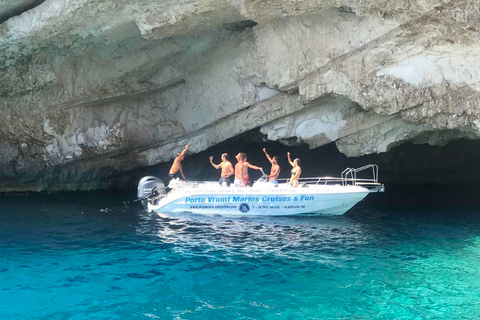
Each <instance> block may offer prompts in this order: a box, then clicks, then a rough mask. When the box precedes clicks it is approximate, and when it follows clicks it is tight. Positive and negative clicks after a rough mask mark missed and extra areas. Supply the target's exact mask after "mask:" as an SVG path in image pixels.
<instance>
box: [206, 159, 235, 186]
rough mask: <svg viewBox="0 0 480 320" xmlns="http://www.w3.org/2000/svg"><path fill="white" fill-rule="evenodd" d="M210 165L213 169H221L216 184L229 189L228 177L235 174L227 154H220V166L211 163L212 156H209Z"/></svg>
mask: <svg viewBox="0 0 480 320" xmlns="http://www.w3.org/2000/svg"><path fill="white" fill-rule="evenodd" d="M210 163H211V164H212V166H213V167H214V168H215V169H222V172H221V173H220V179H219V180H218V183H219V184H220V185H221V186H224V185H226V186H227V187H229V186H230V183H231V181H230V177H231V176H232V174H234V173H235V172H234V171H233V166H232V163H231V162H230V161H228V154H227V153H224V154H222V162H221V163H220V164H215V163H213V156H210Z"/></svg>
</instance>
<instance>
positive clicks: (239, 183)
mask: <svg viewBox="0 0 480 320" xmlns="http://www.w3.org/2000/svg"><path fill="white" fill-rule="evenodd" d="M235 158H236V159H237V163H236V164H235V180H234V181H233V185H234V186H235V187H245V184H244V170H243V167H244V162H243V159H244V157H243V156H242V155H241V152H240V153H239V154H237V155H236V156H235Z"/></svg>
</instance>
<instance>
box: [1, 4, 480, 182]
mask: <svg viewBox="0 0 480 320" xmlns="http://www.w3.org/2000/svg"><path fill="white" fill-rule="evenodd" d="M32 7H33V8H32ZM21 10H25V12H23V13H22V14H20V12H21ZM19 14H20V15H19ZM2 19H3V20H5V22H3V23H2V24H0V69H1V70H2V72H1V74H0V110H1V111H2V117H1V118H0V150H1V153H0V189H1V190H19V189H35V190H41V189H47V188H50V189H79V188H80V189H81V188H96V187H107V186H108V182H105V181H107V180H102V178H106V177H110V176H114V175H116V174H118V173H121V172H125V171H128V170H133V169H135V168H137V167H142V166H148V165H153V164H156V163H160V162H165V161H168V160H171V158H172V156H173V155H174V153H175V152H176V151H177V150H179V149H181V148H182V147H183V145H185V144H186V143H190V144H191V145H192V148H191V150H192V152H195V153H197V152H200V151H202V150H206V149H207V148H209V147H211V146H213V145H215V144H218V143H220V142H222V141H224V140H226V139H228V138H231V137H234V136H235V135H238V134H241V133H243V132H246V131H248V130H251V129H254V128H260V130H261V132H262V133H264V134H265V135H266V136H267V137H268V138H269V139H271V140H279V141H283V142H285V143H287V144H292V143H307V144H308V145H309V146H310V147H312V148H315V147H318V146H321V145H325V144H327V143H331V142H335V143H336V145H337V147H338V149H339V150H340V151H341V152H342V153H344V154H346V155H348V156H361V155H365V154H371V153H379V152H385V151H388V150H389V149H391V148H392V147H394V146H397V145H399V144H401V143H404V142H406V141H413V142H415V143H428V144H431V145H442V144H445V143H447V142H448V141H451V140H454V139H458V138H468V139H478V138H479V137H480V111H479V110H480V109H479V106H478V104H479V101H480V100H479V90H480V85H479V81H480V74H479V70H480V69H479V67H480V58H479V53H480V46H479V45H478V43H479V36H480V32H479V28H480V4H479V3H478V1H459V0H404V1H393V0H382V1H374V0H366V1H364V0H362V1H359V0H321V1H313V0H312V1H293V0H292V1H260V0H238V1H237V0H230V1H222V0H211V1H198V0H189V1H181V2H178V1H160V2H159V1H153V0H140V1H138V0H137V1H131V0H102V1H100V0H90V1H85V0H66V1H57V0H46V1H33V0H31V1H27V0H24V1H15V2H14V1H3V2H0V21H2Z"/></svg>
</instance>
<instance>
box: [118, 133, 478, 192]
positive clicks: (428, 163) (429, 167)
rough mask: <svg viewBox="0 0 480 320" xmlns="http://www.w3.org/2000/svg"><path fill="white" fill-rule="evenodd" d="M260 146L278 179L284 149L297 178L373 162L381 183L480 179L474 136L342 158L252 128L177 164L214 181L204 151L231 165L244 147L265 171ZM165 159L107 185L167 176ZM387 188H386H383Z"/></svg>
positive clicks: (331, 150) (254, 174)
mask: <svg viewBox="0 0 480 320" xmlns="http://www.w3.org/2000/svg"><path fill="white" fill-rule="evenodd" d="M263 148H266V149H267V152H268V153H269V154H270V155H271V156H274V155H278V156H279V157H280V161H279V164H280V167H281V168H282V171H281V174H280V178H289V172H290V169H291V167H290V165H289V163H288V161H287V156H286V153H287V152H290V153H291V156H292V159H293V158H299V159H301V160H302V170H303V173H302V176H303V177H323V176H333V177H339V176H340V173H341V172H342V171H343V170H344V169H345V168H358V167H362V166H364V165H366V164H377V165H378V166H379V181H380V182H381V183H384V184H385V185H386V186H387V188H389V187H392V186H395V187H397V186H398V187H405V186H418V187H421V186H465V185H476V184H479V183H480V168H479V166H478V162H479V160H480V141H474V140H467V139H458V140H454V141H451V142H449V143H447V144H445V145H443V146H430V145H428V144H414V143H411V142H408V143H404V144H401V145H399V146H396V147H393V148H391V150H389V151H388V152H384V153H379V154H370V155H365V156H361V157H347V156H345V155H344V154H342V153H340V152H339V151H338V149H337V147H336V145H335V143H330V144H327V145H325V146H321V147H318V148H314V149H310V148H309V147H308V145H306V144H301V143H297V145H295V146H286V145H284V144H282V143H280V142H275V141H268V140H267V138H266V137H265V136H264V135H262V134H261V133H260V132H259V131H258V130H252V131H249V132H247V133H245V134H242V135H239V136H237V137H234V138H231V139H228V140H227V141H225V142H222V143H220V144H218V145H216V146H214V147H211V148H209V149H208V150H205V151H202V152H200V153H198V154H192V155H189V154H188V153H187V156H186V158H185V160H184V161H183V162H182V163H183V170H184V173H185V176H186V177H187V179H189V180H216V179H218V177H219V171H217V170H216V169H215V168H213V167H212V166H211V165H210V163H209V160H208V158H209V156H214V163H219V162H220V155H221V154H222V153H224V152H226V153H228V154H229V156H230V161H232V163H233V164H235V161H236V160H235V158H234V157H235V155H236V154H237V153H238V152H244V153H246V154H247V156H248V160H249V162H250V163H251V164H253V165H256V166H260V167H263V170H264V171H265V172H266V173H267V174H268V172H269V170H270V163H269V162H268V160H267V159H266V157H265V155H264V154H263V151H262V149H263ZM171 163H172V162H171V161H170V162H167V163H162V164H159V165H156V166H150V167H144V168H140V169H137V170H134V171H131V172H128V173H127V174H120V175H119V176H117V177H115V178H113V180H112V182H113V183H112V184H111V185H112V186H117V187H132V186H133V185H136V182H137V181H138V180H139V179H140V178H141V177H142V176H144V175H154V176H158V177H159V178H161V179H162V180H164V181H168V171H169V168H170V165H171ZM249 173H250V176H251V178H252V179H258V178H260V176H261V173H260V172H259V171H257V170H253V169H249ZM387 190H388V189H387Z"/></svg>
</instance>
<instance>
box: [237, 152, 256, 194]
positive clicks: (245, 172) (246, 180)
mask: <svg viewBox="0 0 480 320" xmlns="http://www.w3.org/2000/svg"><path fill="white" fill-rule="evenodd" d="M239 155H240V157H243V159H242V161H243V183H244V184H245V187H251V182H250V177H249V176H248V168H251V169H254V170H262V167H257V166H254V165H252V164H250V162H248V161H247V155H246V154H245V153H243V152H240V153H239Z"/></svg>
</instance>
